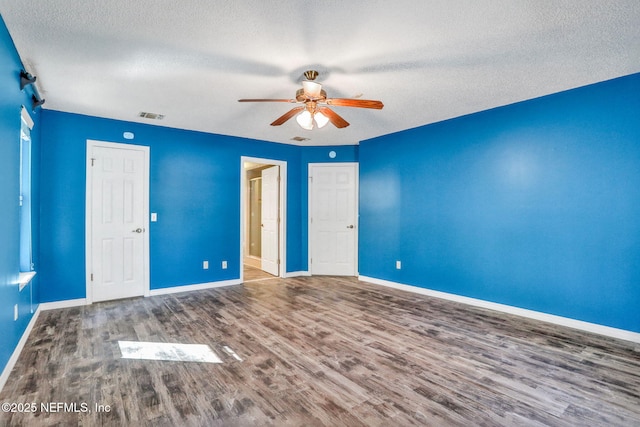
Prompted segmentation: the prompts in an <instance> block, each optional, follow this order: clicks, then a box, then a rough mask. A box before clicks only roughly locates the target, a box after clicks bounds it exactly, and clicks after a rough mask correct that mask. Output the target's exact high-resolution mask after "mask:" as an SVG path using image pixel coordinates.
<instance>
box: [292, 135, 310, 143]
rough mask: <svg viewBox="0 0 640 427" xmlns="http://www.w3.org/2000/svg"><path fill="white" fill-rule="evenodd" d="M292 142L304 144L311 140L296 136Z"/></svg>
mask: <svg viewBox="0 0 640 427" xmlns="http://www.w3.org/2000/svg"><path fill="white" fill-rule="evenodd" d="M291 140H292V141H298V142H304V141H309V138H305V137H304V136H294V137H293V138H291Z"/></svg>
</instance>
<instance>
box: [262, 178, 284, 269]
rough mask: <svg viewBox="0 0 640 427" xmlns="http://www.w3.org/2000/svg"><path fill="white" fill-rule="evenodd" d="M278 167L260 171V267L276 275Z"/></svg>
mask: <svg viewBox="0 0 640 427" xmlns="http://www.w3.org/2000/svg"><path fill="white" fill-rule="evenodd" d="M279 196H280V167H279V166H272V167H270V168H267V169H264V170H263V171H262V222H261V230H262V232H261V240H262V243H261V245H262V247H261V250H262V269H263V270H264V271H266V272H267V273H270V274H273V275H274V276H278V275H279V274H280V271H279V260H278V248H279V245H280V242H279V240H278V236H279V232H278V230H279V221H280V220H279V218H280V197H279Z"/></svg>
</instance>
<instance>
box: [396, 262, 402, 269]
mask: <svg viewBox="0 0 640 427" xmlns="http://www.w3.org/2000/svg"><path fill="white" fill-rule="evenodd" d="M401 268H402V261H396V270H400V269H401Z"/></svg>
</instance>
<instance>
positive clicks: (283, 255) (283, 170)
mask: <svg viewBox="0 0 640 427" xmlns="http://www.w3.org/2000/svg"><path fill="white" fill-rule="evenodd" d="M245 162H251V163H260V164H264V165H273V166H280V189H279V190H280V206H279V208H280V230H279V233H280V236H279V243H278V246H279V247H278V252H279V254H278V256H279V258H280V266H279V268H278V272H279V273H280V274H279V276H278V277H285V274H286V271H287V162H286V161H285V160H274V159H266V158H261V157H249V156H241V157H240V272H239V274H240V283H242V282H243V281H244V267H243V260H244V236H245V233H246V231H245V215H246V212H245V207H246V204H247V191H246V189H247V171H246V170H245V168H244V163H245Z"/></svg>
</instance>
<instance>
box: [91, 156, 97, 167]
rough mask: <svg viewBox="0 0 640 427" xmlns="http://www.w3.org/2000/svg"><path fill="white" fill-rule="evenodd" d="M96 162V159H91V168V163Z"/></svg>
mask: <svg viewBox="0 0 640 427" xmlns="http://www.w3.org/2000/svg"><path fill="white" fill-rule="evenodd" d="M95 161H96V159H95V158H94V157H92V158H91V166H93V163H94V162H95Z"/></svg>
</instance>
